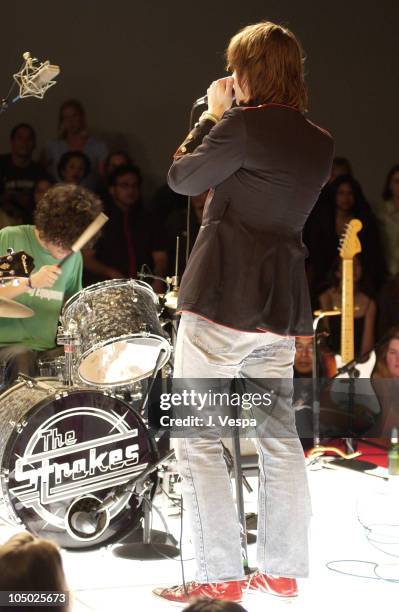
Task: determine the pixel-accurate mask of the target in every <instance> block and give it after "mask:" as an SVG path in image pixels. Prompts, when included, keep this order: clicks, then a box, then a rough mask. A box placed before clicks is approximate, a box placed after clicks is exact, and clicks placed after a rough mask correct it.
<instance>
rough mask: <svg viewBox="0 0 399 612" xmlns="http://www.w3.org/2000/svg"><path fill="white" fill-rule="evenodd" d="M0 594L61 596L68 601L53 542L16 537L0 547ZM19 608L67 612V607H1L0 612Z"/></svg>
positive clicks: (8, 611) (68, 607)
mask: <svg viewBox="0 0 399 612" xmlns="http://www.w3.org/2000/svg"><path fill="white" fill-rule="evenodd" d="M0 591H17V592H21V591H30V592H35V591H36V592H38V591H50V592H56V591H58V592H64V593H66V595H67V597H68V594H69V593H68V588H67V585H66V580H65V575H64V570H63V566H62V559H61V555H60V552H59V550H58V548H57V546H56V545H55V544H53V542H50V541H49V540H42V539H39V538H35V537H34V536H33V535H31V534H30V533H26V532H23V533H18V534H16V535H14V536H13V537H12V538H10V539H9V540H8V541H7V542H6V543H5V544H3V545H2V546H0ZM18 607H20V608H21V609H22V610H24V611H26V612H33V611H34V610H40V608H42V609H43V610H48V611H49V612H51V611H53V612H68V610H70V606H69V605H68V603H65V604H63V605H54V606H52V605H47V604H46V606H38V605H37V604H36V606H26V605H23V606H17V607H16V606H7V605H5V606H2V607H1V610H2V611H4V612H11V611H15V610H17V608H18Z"/></svg>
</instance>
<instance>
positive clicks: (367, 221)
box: [306, 175, 385, 297]
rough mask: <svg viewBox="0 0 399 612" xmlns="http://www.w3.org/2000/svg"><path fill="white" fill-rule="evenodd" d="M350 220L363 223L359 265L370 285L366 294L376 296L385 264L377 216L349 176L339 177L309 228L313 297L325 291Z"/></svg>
mask: <svg viewBox="0 0 399 612" xmlns="http://www.w3.org/2000/svg"><path fill="white" fill-rule="evenodd" d="M351 219H360V221H361V222H362V224H363V228H362V230H361V231H360V233H359V240H360V243H361V245H362V252H361V255H360V261H361V264H362V268H363V270H364V272H365V273H367V278H368V279H369V281H370V284H369V286H368V287H365V288H364V291H365V292H366V293H367V294H368V295H370V296H374V295H375V293H376V291H377V290H378V289H379V288H380V286H381V283H382V281H383V280H384V277H385V261H384V258H383V255H382V252H381V242H380V237H379V232H378V227H377V222H376V219H375V217H374V214H373V213H372V211H371V208H370V205H369V204H368V202H367V201H366V199H365V197H364V195H363V191H362V189H361V187H360V185H359V183H358V182H357V181H356V180H355V179H354V178H353V177H352V176H350V175H342V176H339V177H337V178H336V179H335V180H334V181H333V182H332V183H331V185H330V187H329V191H328V198H327V200H326V204H325V206H324V207H323V209H320V210H319V211H318V214H317V215H315V216H314V217H313V219H312V222H311V227H308V232H307V243H306V244H307V247H308V249H309V256H310V261H309V267H310V275H309V278H310V284H311V291H312V294H313V297H315V296H316V295H318V294H320V293H321V291H323V290H324V289H325V288H326V281H327V275H328V272H329V270H331V268H332V266H333V264H334V261H335V259H336V257H337V252H338V245H339V239H340V237H341V235H342V232H343V231H344V229H345V226H346V224H347V223H348V222H349V221H350V220H351Z"/></svg>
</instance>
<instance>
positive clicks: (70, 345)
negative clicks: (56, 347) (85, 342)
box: [57, 320, 80, 387]
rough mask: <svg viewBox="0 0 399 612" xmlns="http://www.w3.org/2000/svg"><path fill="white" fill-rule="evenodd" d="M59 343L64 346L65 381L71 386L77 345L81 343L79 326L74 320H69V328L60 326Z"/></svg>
mask: <svg viewBox="0 0 399 612" xmlns="http://www.w3.org/2000/svg"><path fill="white" fill-rule="evenodd" d="M57 344H60V345H61V346H64V356H65V368H64V376H63V383H64V384H65V385H67V386H69V387H70V386H72V385H73V384H74V368H75V359H74V357H75V353H76V347H77V346H79V345H80V341H79V337H78V326H77V324H76V322H75V321H74V320H71V321H70V322H69V325H68V327H67V329H64V327H63V326H62V325H59V326H58V332H57Z"/></svg>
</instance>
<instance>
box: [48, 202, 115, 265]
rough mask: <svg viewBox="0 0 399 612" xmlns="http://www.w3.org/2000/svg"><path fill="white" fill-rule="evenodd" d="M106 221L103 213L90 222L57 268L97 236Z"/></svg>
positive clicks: (106, 218)
mask: <svg viewBox="0 0 399 612" xmlns="http://www.w3.org/2000/svg"><path fill="white" fill-rule="evenodd" d="M108 220H109V219H108V217H107V215H104V213H100V214H99V215H98V216H97V217H96V218H95V219H94V221H92V222H91V223H90V225H88V226H87V227H86V229H85V230H84V232H83V233H82V234H81V235H80V236H79V238H78V239H77V240H76V241H75V242H74V243H73V245H72V247H71V248H72V253H69V255H66V256H65V257H64V258H63V259H61V261H60V262H59V264H58V267H59V268H60V267H61V266H62V265H63V264H64V263H65V262H66V261H67V260H68V259H69V258H70V257H71V256H72V255H74V254H75V253H78V252H79V251H81V250H82V249H83V247H84V246H85V245H86V244H87V243H88V242H89V240H91V239H92V238H93V236H95V234H97V232H99V231H100V229H101V228H102V226H103V225H105V223H107V221H108Z"/></svg>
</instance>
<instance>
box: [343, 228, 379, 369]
mask: <svg viewBox="0 0 399 612" xmlns="http://www.w3.org/2000/svg"><path fill="white" fill-rule="evenodd" d="M362 227H363V226H362V223H361V221H359V219H352V220H351V221H349V223H348V224H347V225H346V227H345V230H344V233H343V235H342V238H341V239H340V246H339V248H338V250H339V254H340V256H341V259H342V296H341V354H340V355H337V357H336V363H337V368H338V369H339V368H340V367H342V366H344V365H346V364H347V363H350V362H351V361H353V360H354V358H355V340H354V333H355V332H354V310H355V308H354V290H353V258H354V257H355V256H356V255H357V254H358V253H361V250H362V246H361V244H360V240H359V238H358V233H359V232H360V230H361V229H362ZM374 365H375V353H374V351H373V352H372V353H371V354H370V356H369V358H368V360H367V361H366V362H365V363H359V364H356V369H357V370H358V371H359V377H360V378H370V376H371V373H372V371H373V368H374ZM340 376H347V375H345V374H344V375H340Z"/></svg>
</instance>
